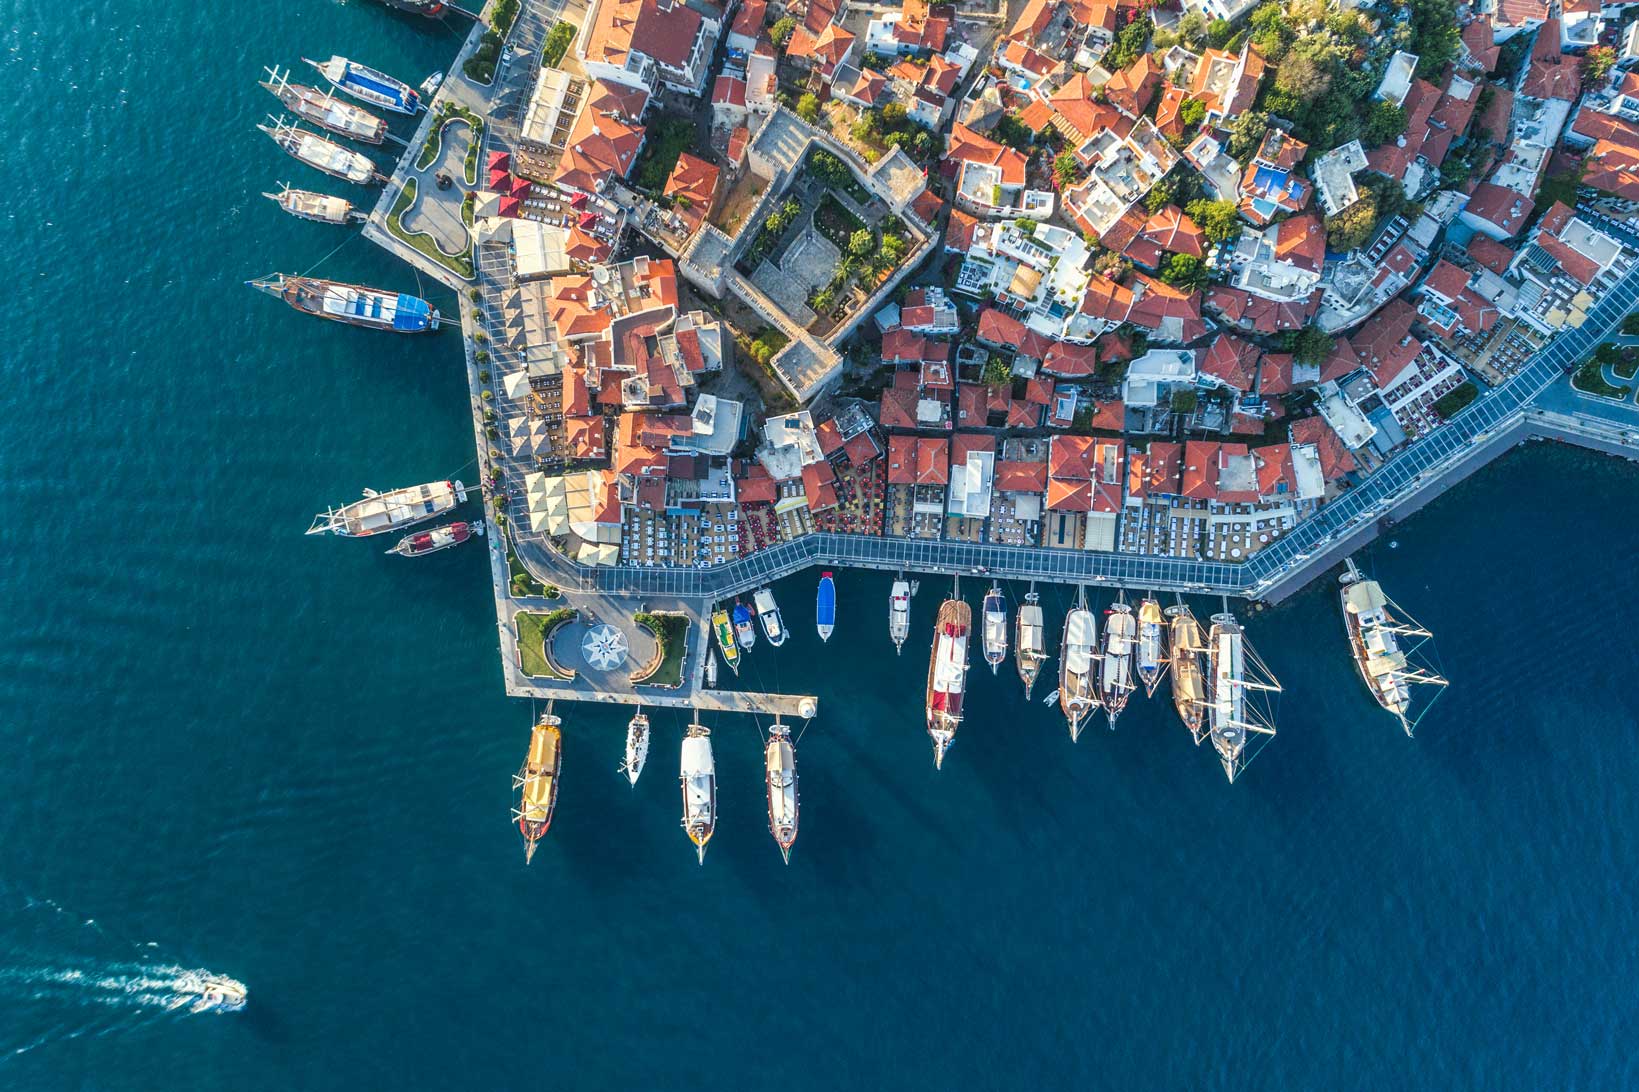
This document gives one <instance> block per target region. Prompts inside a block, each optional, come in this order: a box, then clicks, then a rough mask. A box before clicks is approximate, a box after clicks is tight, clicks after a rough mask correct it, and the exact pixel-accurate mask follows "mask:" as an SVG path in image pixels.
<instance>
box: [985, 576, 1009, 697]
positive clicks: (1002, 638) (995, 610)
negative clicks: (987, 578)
mask: <svg viewBox="0 0 1639 1092" xmlns="http://www.w3.org/2000/svg"><path fill="white" fill-rule="evenodd" d="M982 618H983V621H984V642H985V663H987V664H989V665H990V673H991V674H992V675H994V674H996V668H997V667H999V666H1000V665H1001V662H1002V661H1003V660H1005V659H1007V600H1006V599H1004V598H1003V597H1002V586H1001V584H1000V583H996V582H992V583H991V585H990V590H989V591H987V592H985V601H984V606H983V608H982Z"/></svg>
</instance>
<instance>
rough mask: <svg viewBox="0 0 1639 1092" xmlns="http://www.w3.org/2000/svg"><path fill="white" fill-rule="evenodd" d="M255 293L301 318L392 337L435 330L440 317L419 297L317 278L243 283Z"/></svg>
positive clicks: (280, 276)
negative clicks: (280, 302)
mask: <svg viewBox="0 0 1639 1092" xmlns="http://www.w3.org/2000/svg"><path fill="white" fill-rule="evenodd" d="M245 283H246V284H247V285H249V286H250V287H252V288H254V289H256V290H257V291H258V292H265V293H266V294H267V295H269V296H272V297H274V298H275V299H280V300H283V301H284V302H285V303H287V304H289V305H290V306H291V307H293V308H295V309H296V310H298V311H300V312H301V313H302V314H304V315H312V316H313V317H314V318H322V319H329V320H330V321H331V322H345V323H346V324H347V325H349V326H363V327H364V328H365V329H368V330H389V331H391V332H393V333H395V334H426V333H432V332H433V331H435V330H437V329H438V324H439V321H440V319H441V317H442V316H440V315H439V313H438V312H437V311H436V310H434V309H433V306H432V304H430V303H428V302H427V301H426V300H424V299H422V298H421V297H420V296H412V295H409V294H408V293H405V292H384V291H382V290H381V289H379V288H366V287H365V286H363V285H360V284H344V283H343V282H341V281H327V280H321V279H320V278H318V277H287V276H285V275H284V274H283V273H275V274H273V275H272V276H271V277H263V278H261V279H260V280H254V281H246V282H245Z"/></svg>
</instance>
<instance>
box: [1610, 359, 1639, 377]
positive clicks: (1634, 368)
mask: <svg viewBox="0 0 1639 1092" xmlns="http://www.w3.org/2000/svg"><path fill="white" fill-rule="evenodd" d="M1611 371H1612V372H1613V373H1614V374H1615V375H1616V378H1618V379H1632V378H1633V377H1634V376H1635V375H1639V355H1636V356H1634V357H1633V358H1631V359H1629V360H1624V361H1623V362H1622V363H1620V364H1612V365H1611Z"/></svg>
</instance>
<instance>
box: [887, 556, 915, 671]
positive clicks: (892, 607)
mask: <svg viewBox="0 0 1639 1092" xmlns="http://www.w3.org/2000/svg"><path fill="white" fill-rule="evenodd" d="M910 635H911V586H910V585H909V584H907V583H906V582H905V579H904V576H903V574H901V576H900V579H898V580H895V581H894V582H893V588H892V590H890V591H889V592H888V636H889V637H891V638H893V650H894V652H895V653H896V654H897V653H900V652H903V651H904V650H905V638H907V637H909V636H910Z"/></svg>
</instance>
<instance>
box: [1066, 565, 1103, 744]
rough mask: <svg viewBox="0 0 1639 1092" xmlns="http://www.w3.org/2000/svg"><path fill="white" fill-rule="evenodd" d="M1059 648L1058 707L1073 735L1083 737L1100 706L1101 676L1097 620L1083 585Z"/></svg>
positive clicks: (1071, 611)
mask: <svg viewBox="0 0 1639 1092" xmlns="http://www.w3.org/2000/svg"><path fill="white" fill-rule="evenodd" d="M1061 644H1062V646H1063V647H1062V648H1060V650H1059V708H1060V709H1062V710H1064V716H1065V718H1066V719H1067V720H1069V722H1070V739H1071V740H1072V741H1074V740H1078V739H1080V738H1081V729H1082V726H1083V725H1084V724H1086V722H1087V720H1088V718H1090V717H1091V716H1092V715H1093V711H1094V710H1095V709H1097V708H1098V677H1097V675H1096V674H1095V672H1094V670H1093V661H1094V660H1095V659H1097V658H1098V621H1097V619H1095V618H1094V617H1093V612H1092V611H1090V610H1088V609H1087V589H1086V588H1081V589H1079V591H1078V594H1077V596H1076V605H1075V606H1074V607H1073V608H1071V610H1070V613H1069V614H1066V615H1065V616H1064V640H1063V641H1062V642H1061Z"/></svg>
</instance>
